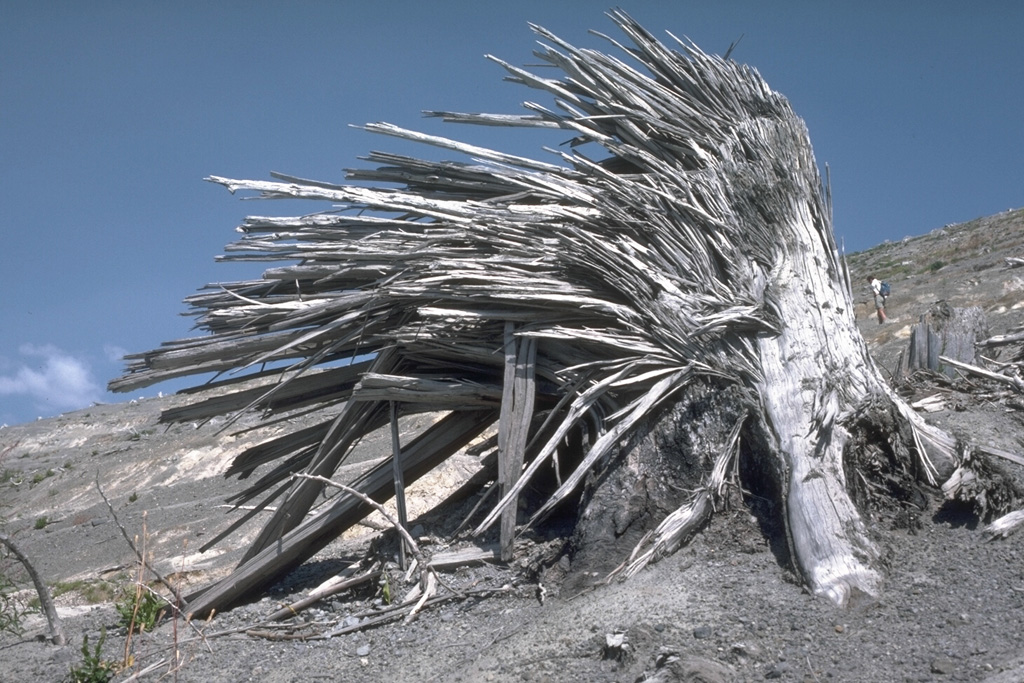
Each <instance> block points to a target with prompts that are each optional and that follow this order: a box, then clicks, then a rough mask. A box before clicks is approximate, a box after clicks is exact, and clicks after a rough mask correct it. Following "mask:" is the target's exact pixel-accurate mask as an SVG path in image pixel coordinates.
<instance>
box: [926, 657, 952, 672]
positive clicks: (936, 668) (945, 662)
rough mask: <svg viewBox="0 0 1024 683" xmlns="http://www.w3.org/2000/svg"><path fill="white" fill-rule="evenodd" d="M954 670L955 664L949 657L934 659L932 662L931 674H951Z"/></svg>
mask: <svg viewBox="0 0 1024 683" xmlns="http://www.w3.org/2000/svg"><path fill="white" fill-rule="evenodd" d="M955 669H956V664H954V663H953V660H952V659H950V658H949V657H936V658H935V659H933V660H932V673H933V674H951V673H953V671H954V670H955Z"/></svg>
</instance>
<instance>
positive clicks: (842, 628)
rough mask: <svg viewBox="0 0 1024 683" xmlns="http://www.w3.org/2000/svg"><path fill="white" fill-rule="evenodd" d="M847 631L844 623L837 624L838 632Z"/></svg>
mask: <svg viewBox="0 0 1024 683" xmlns="http://www.w3.org/2000/svg"><path fill="white" fill-rule="evenodd" d="M844 631H846V627H845V626H843V625H842V624H836V633H843V632H844Z"/></svg>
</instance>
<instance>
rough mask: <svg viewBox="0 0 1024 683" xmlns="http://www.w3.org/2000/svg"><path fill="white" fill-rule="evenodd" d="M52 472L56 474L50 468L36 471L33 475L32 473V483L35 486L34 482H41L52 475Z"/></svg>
mask: <svg viewBox="0 0 1024 683" xmlns="http://www.w3.org/2000/svg"><path fill="white" fill-rule="evenodd" d="M54 474H56V472H54V471H53V470H50V469H48V470H46V471H45V472H36V473H35V475H33V477H32V485H33V486H35V485H36V484H39V483H42V482H43V481H45V480H46V479H47V478H49V477H52V476H53V475H54Z"/></svg>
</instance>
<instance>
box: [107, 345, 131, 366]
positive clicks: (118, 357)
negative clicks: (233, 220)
mask: <svg viewBox="0 0 1024 683" xmlns="http://www.w3.org/2000/svg"><path fill="white" fill-rule="evenodd" d="M103 355H105V356H106V357H107V360H109V361H111V362H112V363H117V364H119V365H120V364H121V363H122V361H124V357H125V356H127V355H128V351H127V350H126V349H124V348H123V347H120V346H115V345H114V344H105V345H104V346H103Z"/></svg>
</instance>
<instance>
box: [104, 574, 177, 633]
mask: <svg viewBox="0 0 1024 683" xmlns="http://www.w3.org/2000/svg"><path fill="white" fill-rule="evenodd" d="M166 605H167V601H166V600H164V599H163V598H161V597H160V596H159V595H157V594H156V593H154V592H153V591H151V590H148V589H147V588H146V587H145V586H142V585H140V584H135V586H134V587H132V588H128V589H127V590H125V591H124V593H123V594H122V596H121V600H120V601H119V602H116V603H114V608H115V609H117V613H118V614H119V615H120V617H121V618H120V621H119V624H120V625H121V626H124V627H125V628H126V629H128V633H133V632H134V633H142V632H143V631H152V630H153V627H154V626H156V623H157V622H158V621H159V620H160V617H161V615H162V614H163V613H164V609H165V607H166Z"/></svg>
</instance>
